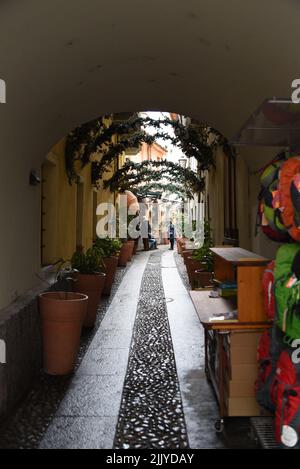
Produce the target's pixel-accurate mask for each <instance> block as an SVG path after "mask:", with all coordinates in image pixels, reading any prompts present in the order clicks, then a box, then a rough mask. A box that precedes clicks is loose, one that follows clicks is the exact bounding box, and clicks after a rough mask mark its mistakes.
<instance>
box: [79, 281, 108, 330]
mask: <svg viewBox="0 0 300 469" xmlns="http://www.w3.org/2000/svg"><path fill="white" fill-rule="evenodd" d="M74 278H75V282H74V290H75V291H76V292H78V293H84V294H85V295H87V296H88V298H89V302H88V308H87V314H86V317H85V320H84V322H83V325H84V327H94V325H95V322H96V318H97V311H98V307H99V303H100V298H101V295H102V291H103V288H104V284H105V279H106V274H104V273H100V274H92V275H86V274H75V275H74Z"/></svg>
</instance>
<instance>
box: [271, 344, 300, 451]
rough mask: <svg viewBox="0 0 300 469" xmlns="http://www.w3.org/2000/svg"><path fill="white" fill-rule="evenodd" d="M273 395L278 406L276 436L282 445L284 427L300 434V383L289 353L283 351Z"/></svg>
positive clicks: (272, 391)
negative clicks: (286, 426)
mask: <svg viewBox="0 0 300 469" xmlns="http://www.w3.org/2000/svg"><path fill="white" fill-rule="evenodd" d="M298 366H299V365H298ZM287 391H288V394H287ZM271 394H272V399H273V400H274V402H275V404H276V412H275V436H276V440H277V442H278V443H281V442H282V441H281V435H282V427H283V425H288V426H291V427H292V428H294V429H295V430H296V431H297V432H298V434H299V430H300V383H299V379H298V373H297V368H296V365H295V364H294V363H293V362H292V360H291V356H290V354H289V353H288V351H283V352H282V353H281V355H280V357H279V360H278V364H277V371H276V377H275V380H274V383H273V386H272V390H271Z"/></svg>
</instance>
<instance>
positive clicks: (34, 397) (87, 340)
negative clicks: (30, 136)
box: [0, 268, 127, 449]
mask: <svg viewBox="0 0 300 469" xmlns="http://www.w3.org/2000/svg"><path fill="white" fill-rule="evenodd" d="M126 271H127V269H125V268H118V270H117V274H116V279H115V282H114V285H113V289H112V293H111V295H110V297H108V298H102V301H101V304H100V306H99V310H98V316H97V321H96V325H95V328H94V329H93V330H84V331H83V334H82V338H81V344H80V350H79V355H78V360H77V365H76V369H78V367H79V366H80V363H81V362H82V360H83V358H84V356H85V354H86V352H87V350H88V348H89V346H90V344H91V343H92V341H93V339H94V337H95V335H96V333H97V330H98V329H99V327H100V325H101V322H102V320H103V318H104V316H105V314H106V312H107V310H108V308H109V305H110V304H111V302H112V300H113V298H114V296H115V294H116V292H117V291H118V288H119V286H120V284H121V282H122V279H123V277H124V275H125V273H126ZM71 381H72V377H70V376H67V377H52V376H48V375H46V374H44V373H43V372H41V374H40V376H39V378H38V379H37V381H36V382H35V383H34V385H33V388H32V390H31V392H30V393H29V395H28V396H27V397H26V399H25V400H24V402H22V403H21V405H20V407H19V408H18V409H17V411H16V413H15V415H13V416H12V418H11V419H10V421H9V423H7V424H5V425H3V426H2V428H0V449H17V448H18V449H34V448H37V447H38V446H39V443H40V442H41V440H42V438H43V436H44V435H45V432H46V431H47V428H48V426H49V424H50V423H51V422H52V420H53V418H54V416H55V414H56V412H57V409H58V407H59V405H60V403H61V401H62V400H63V398H64V396H65V394H66V393H67V392H68V389H69V387H70V383H71Z"/></svg>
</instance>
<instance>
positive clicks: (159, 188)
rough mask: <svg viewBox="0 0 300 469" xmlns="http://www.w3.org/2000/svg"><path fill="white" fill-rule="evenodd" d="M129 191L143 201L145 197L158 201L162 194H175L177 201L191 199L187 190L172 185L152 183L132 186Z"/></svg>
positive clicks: (177, 185) (190, 194) (191, 195)
mask: <svg viewBox="0 0 300 469" xmlns="http://www.w3.org/2000/svg"><path fill="white" fill-rule="evenodd" d="M131 191H132V192H133V193H134V194H135V195H136V196H137V197H138V199H143V198H146V197H150V198H155V199H160V198H161V197H162V195H163V194H164V193H167V194H175V195H176V196H177V197H178V198H179V199H181V200H185V198H188V199H192V198H193V195H194V194H193V193H192V191H191V190H189V188H187V187H185V186H183V185H181V184H174V183H168V184H165V183H162V182H152V183H149V184H142V185H140V186H134V187H132V188H131Z"/></svg>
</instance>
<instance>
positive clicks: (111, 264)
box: [102, 256, 118, 295]
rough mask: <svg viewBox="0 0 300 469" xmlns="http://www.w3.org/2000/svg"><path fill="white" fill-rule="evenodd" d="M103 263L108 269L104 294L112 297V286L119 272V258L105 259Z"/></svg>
mask: <svg viewBox="0 0 300 469" xmlns="http://www.w3.org/2000/svg"><path fill="white" fill-rule="evenodd" d="M103 262H104V264H105V267H106V277H105V284H104V288H103V292H102V294H103V295H110V292H111V288H112V284H113V282H114V279H115V275H116V271H117V266H118V256H111V257H104V258H103Z"/></svg>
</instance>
